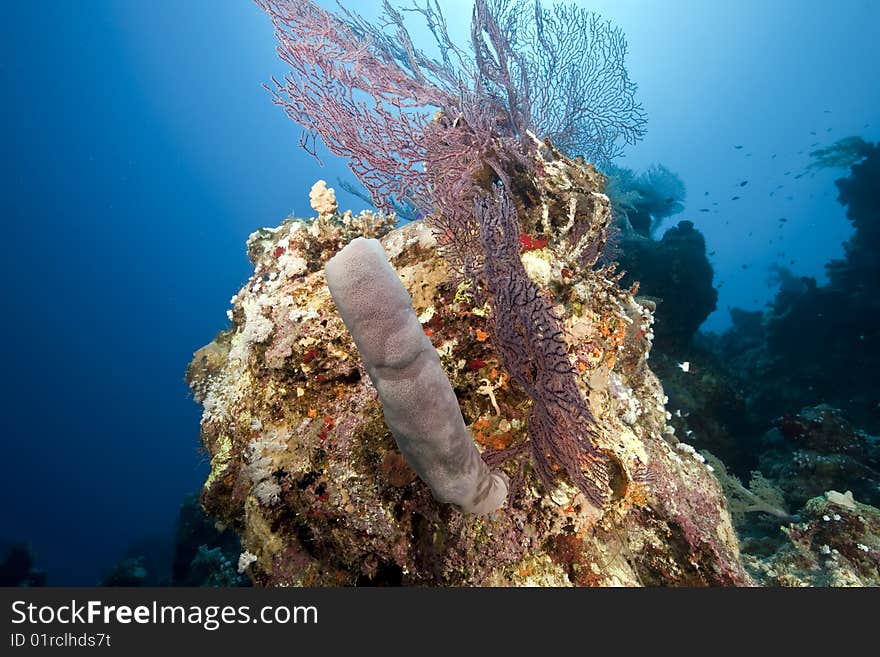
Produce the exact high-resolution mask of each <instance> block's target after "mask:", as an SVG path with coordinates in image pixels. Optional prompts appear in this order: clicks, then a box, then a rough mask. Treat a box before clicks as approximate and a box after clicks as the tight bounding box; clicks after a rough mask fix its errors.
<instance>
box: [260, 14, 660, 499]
mask: <svg viewBox="0 0 880 657" xmlns="http://www.w3.org/2000/svg"><path fill="white" fill-rule="evenodd" d="M256 1H257V4H258V5H259V6H260V7H262V8H263V9H264V10H265V11H266V12H267V13H268V14H269V16H270V17H271V19H272V22H273V24H274V26H275V33H276V36H277V38H278V40H279V47H278V53H279V55H280V57H281V59H282V60H283V61H284V62H286V63H287V64H288V65H289V66H290V72H289V73H288V74H287V75H285V76H284V77H283V78H282V79H280V80H279V79H276V78H273V79H272V82H273V84H272V85H271V86H269V87H268V88H269V89H270V91H272V93H273V94H274V97H275V102H276V103H277V104H279V105H280V106H282V107H283V108H284V110H285V112H286V113H287V114H288V116H289V117H290V118H292V119H293V120H294V121H296V122H297V123H299V124H300V125H301V126H302V127H303V128H304V134H303V138H302V139H301V144H302V145H303V146H304V147H305V148H306V149H307V150H309V151H310V152H312V153H314V152H315V146H316V142H317V139H318V138H320V140H321V141H322V142H323V143H324V144H325V146H326V147H327V148H328V149H329V150H330V152H332V153H334V154H336V155H339V156H342V157H344V158H346V159H347V160H348V162H349V166H350V167H351V169H352V171H353V172H354V174H355V176H356V177H357V178H358V180H359V181H360V182H361V184H363V185H364V187H365V188H366V189H367V190H368V191H369V193H370V195H371V197H372V199H373V201H374V203H375V204H376V205H377V206H378V207H380V208H385V209H389V208H391V207H392V206H393V204H394V203H401V204H407V205H412V206H415V207H416V208H418V209H419V210H420V212H422V213H423V214H424V215H425V216H427V217H428V220H429V221H430V223H431V225H432V227H433V229H434V232H435V234H436V235H437V239H438V242H439V243H440V245H441V247H442V249H443V254H444V256H445V257H446V258H447V260H448V261H449V264H450V266H451V267H452V268H453V269H454V270H455V271H457V272H458V274H459V275H461V276H463V277H465V278H467V279H469V280H470V281H471V282H472V284H473V288H474V293H475V296H482V297H484V298H487V299H488V300H489V301H490V305H491V306H492V307H493V308H494V309H495V310H494V312H495V313H498V312H499V309H501V312H503V314H504V315H505V316H508V315H509V316H510V317H514V318H516V321H515V322H510V323H502V322H498V323H495V324H494V336H493V338H494V341H495V343H496V345H497V347H498V350H499V354H500V356H501V358H502V362H503V364H504V366H505V368H507V369H508V370H509V371H510V372H511V376H512V378H513V380H514V382H516V383H518V384H519V385H520V386H521V387H523V388H524V389H525V390H526V392H527V393H528V394H529V396H530V397H531V398H532V400H533V402H534V407H533V412H532V416H531V420H530V438H531V443H532V444H531V447H532V452H533V460H534V461H535V464H536V469H537V471H538V473H539V474H540V475H541V477H542V479H544V481H545V483H546V484H548V486H549V485H550V484H551V482H552V480H553V476H554V475H553V473H554V472H556V471H557V470H559V469H562V470H564V471H566V472H567V473H568V475H569V476H570V478H571V479H572V481H573V482H574V483H576V484H577V485H578V486H579V487H580V488H581V489H582V490H584V492H585V493H586V494H587V496H588V497H589V498H590V499H591V500H592V501H593V502H594V503H596V504H597V505H601V503H602V502H603V501H604V500H605V499H607V497H608V494H609V486H608V475H607V474H606V472H605V467H604V466H605V462H604V455H603V454H602V453H601V451H600V450H599V449H598V448H596V446H595V444H594V441H593V437H594V435H595V430H594V426H593V425H594V420H593V418H592V416H591V415H590V413H589V409H588V407H587V405H586V403H585V402H584V401H583V400H582V399H581V398H580V393H579V392H578V389H577V387H576V384H575V380H574V373H573V372H572V371H571V368H570V366H569V364H568V360H567V357H565V346H564V343H563V342H561V341H560V340H561V338H560V336H559V333H558V325H559V321H558V319H557V318H556V317H555V315H554V314H553V311H552V307H551V306H550V301H549V300H548V299H547V298H546V297H544V296H543V295H541V294H538V293H537V289H536V288H535V285H534V283H532V282H531V281H530V280H529V279H528V276H527V274H526V273H525V270H524V269H523V267H522V264H521V263H520V262H519V259H518V258H519V247H520V244H519V236H520V232H521V231H520V226H519V223H518V220H517V217H516V210H515V208H516V203H514V201H513V200H512V199H513V196H514V195H515V194H521V193H522V191H521V190H522V189H523V187H524V186H525V187H528V186H529V185H534V183H533V181H534V180H535V179H536V171H535V167H536V164H535V163H536V158H535V157H534V156H535V149H537V148H539V147H541V144H542V142H541V141H540V140H541V139H546V140H548V142H550V143H553V144H554V146H555V147H557V148H559V147H561V149H562V150H563V151H565V152H567V153H568V154H570V155H583V156H584V157H585V158H586V159H588V160H591V161H593V162H595V163H597V164H599V165H602V164H606V163H607V162H609V161H610V160H611V159H612V158H613V157H615V156H617V155H619V153H620V149H621V148H622V144H627V143H633V142H634V141H636V140H637V139H639V138H640V137H641V136H642V135H643V134H644V125H645V115H644V112H643V111H642V108H641V106H640V105H638V104H637V103H636V102H635V101H634V93H635V85H634V84H632V83H631V82H630V81H629V78H628V76H627V73H626V69H625V68H624V66H623V59H624V55H625V53H626V42H625V40H624V39H623V35H622V34H621V33H620V31H619V30H617V29H616V28H614V27H612V26H611V25H610V23H608V22H604V21H602V20H600V19H599V17H598V16H596V15H595V14H592V13H590V12H588V11H586V10H584V9H581V8H578V7H574V6H554V7H553V8H551V9H550V10H544V9H543V8H542V7H541V5H540V2H537V1H536V0H475V3H474V10H473V16H472V23H471V35H470V36H471V43H470V49H469V50H465V49H463V48H460V47H459V46H457V45H456V44H455V43H454V42H453V40H452V39H451V37H450V35H449V32H448V29H447V24H446V21H445V18H444V16H443V13H442V11H441V9H440V5H439V3H438V2H437V0H424V2H421V3H420V2H419V1H418V0H413V2H412V4H411V5H409V6H407V7H405V8H402V9H395V8H394V7H393V6H392V5H391V4H390V3H389V2H388V0H383V4H382V6H383V9H384V14H383V15H382V17H381V18H380V19H379V21H378V22H376V23H371V22H369V21H367V20H365V19H363V18H362V17H360V16H358V15H357V14H354V13H353V12H350V11H348V10H346V9H345V8H342V7H341V8H340V12H339V13H332V12H329V11H327V10H325V9H323V8H321V7H319V6H318V5H316V4H315V3H314V2H311V1H310V0H256ZM405 12H409V13H414V14H417V15H419V16H420V17H421V18H422V19H423V20H424V22H425V24H426V26H427V29H428V30H429V31H430V33H431V35H432V36H433V38H434V40H435V42H436V45H437V46H438V52H439V55H438V56H437V57H431V56H429V55H427V54H425V52H424V51H422V50H421V49H419V48H417V47H416V46H415V44H414V42H413V40H412V37H411V36H410V34H409V32H408V31H407V27H406V25H405V21H404V13H405ZM514 190H517V191H514ZM599 248H601V243H600V242H597V244H596V249H599ZM517 263H518V264H517ZM535 361H537V363H535Z"/></svg>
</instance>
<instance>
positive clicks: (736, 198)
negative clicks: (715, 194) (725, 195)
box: [730, 196, 739, 201]
mask: <svg viewBox="0 0 880 657" xmlns="http://www.w3.org/2000/svg"><path fill="white" fill-rule="evenodd" d="M730 200H731V201H738V200H739V196H734V197H732V198H731V199H730Z"/></svg>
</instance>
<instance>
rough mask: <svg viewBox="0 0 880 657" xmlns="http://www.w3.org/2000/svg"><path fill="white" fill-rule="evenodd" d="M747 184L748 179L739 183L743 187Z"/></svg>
mask: <svg viewBox="0 0 880 657" xmlns="http://www.w3.org/2000/svg"><path fill="white" fill-rule="evenodd" d="M748 184H749V181H748V180H743V181H742V182H741V183H740V184H739V186H740V187H745V186H746V185H748Z"/></svg>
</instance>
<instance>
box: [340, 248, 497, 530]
mask: <svg viewBox="0 0 880 657" xmlns="http://www.w3.org/2000/svg"><path fill="white" fill-rule="evenodd" d="M325 271H326V273H327V286H328V287H329V288H330V294H331V295H332V296H333V301H334V302H335V303H336V307H337V309H338V310H339V314H340V315H341V316H342V320H343V321H344V322H345V325H346V326H347V327H348V330H349V331H350V332H351V335H352V337H353V338H354V342H355V344H356V345H357V348H358V350H359V351H360V354H361V358H363V361H364V365H365V366H366V368H367V372H368V373H369V375H370V379H372V381H373V385H375V386H376V390H378V392H379V398H380V399H381V401H382V410H383V412H384V414H385V422H386V423H387V424H388V428H389V429H390V430H391V434H392V435H393V436H394V439H395V440H396V441H397V446H398V447H399V448H400V451H401V452H402V453H403V455H404V456H405V457H406V460H407V461H408V462H409V464H410V465H411V466H412V467H413V469H414V470H415V471H416V472H417V473H418V475H419V477H421V479H422V481H424V482H425V483H426V484H427V485H428V487H429V488H430V489H431V491H432V492H433V494H434V497H435V498H436V499H437V500H439V501H441V502H451V503H453V504H456V505H458V506H459V507H461V509H462V510H463V511H465V512H467V513H475V514H481V515H485V514H490V513H492V512H493V511H495V510H496V509H498V508H500V507H501V506H503V504H504V501H505V499H506V498H507V477H506V476H505V475H504V474H502V473H498V472H491V471H490V470H489V468H488V467H487V466H486V464H485V462H484V461H483V459H482V457H481V456H480V453H479V452H478V451H477V448H476V446H475V445H474V441H473V439H472V438H471V436H470V433H469V432H468V430H467V426H465V423H464V418H462V415H461V409H459V406H458V400H457V399H456V397H455V392H454V391H453V390H452V385H451V384H450V383H449V379H448V378H447V377H446V373H445V372H444V371H443V367H442V365H441V364H440V358H439V357H438V355H437V351H436V350H435V349H434V346H433V345H432V344H431V342H430V340H428V338H427V336H426V335H425V333H424V330H423V329H422V326H421V324H420V323H419V320H418V318H417V317H416V313H415V310H414V309H413V307H412V300H411V299H410V296H409V294H408V293H407V291H406V289H404V287H403V284H402V283H401V282H400V279H399V278H398V276H397V273H396V272H395V271H394V269H393V268H392V267H391V265H390V264H389V263H388V259H387V257H386V255H385V251H384V249H383V248H382V245H381V244H380V243H379V241H378V240H374V239H364V238H363V237H358V238H357V239H355V240H353V241H352V242H351V243H349V244H348V245H347V246H346V247H345V248H344V249H342V251H340V252H339V253H337V254H336V255H335V256H334V257H333V258H331V259H330V261H329V262H327V265H326V267H325Z"/></svg>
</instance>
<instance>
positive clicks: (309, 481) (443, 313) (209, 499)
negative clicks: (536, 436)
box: [187, 158, 751, 586]
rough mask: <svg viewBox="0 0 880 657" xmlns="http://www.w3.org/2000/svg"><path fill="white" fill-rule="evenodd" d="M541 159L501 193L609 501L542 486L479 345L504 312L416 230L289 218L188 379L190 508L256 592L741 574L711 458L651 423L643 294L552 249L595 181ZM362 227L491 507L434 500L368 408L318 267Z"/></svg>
mask: <svg viewBox="0 0 880 657" xmlns="http://www.w3.org/2000/svg"><path fill="white" fill-rule="evenodd" d="M539 169H540V172H541V176H540V179H539V181H538V183H537V188H538V190H539V194H538V195H537V197H536V198H528V199H524V198H523V197H518V198H519V201H520V202H521V203H522V205H521V206H520V207H519V208H518V211H519V216H520V218H521V220H522V226H523V233H522V235H521V244H522V250H521V254H520V258H521V259H522V263H523V266H524V267H525V271H526V272H527V273H528V276H529V278H530V279H531V281H533V282H534V284H535V285H536V287H537V289H538V290H539V293H540V294H541V295H542V298H545V299H547V300H549V301H550V302H551V303H552V308H553V311H554V312H555V314H556V317H557V318H558V320H559V322H560V326H561V327H562V331H561V336H559V340H560V342H559V344H560V345H562V347H561V348H562V349H563V351H562V352H560V354H562V355H564V361H565V362H567V363H568V365H570V371H571V373H572V375H573V376H574V380H575V382H576V388H577V392H578V394H579V395H581V396H582V397H581V398H582V400H583V403H584V404H586V405H588V407H589V411H590V415H591V416H592V419H593V426H592V427H591V432H592V439H593V442H594V444H595V449H596V450H598V451H600V452H601V454H602V455H603V457H604V458H605V459H606V460H607V462H608V464H609V467H608V470H607V472H608V479H609V480H608V490H609V493H608V496H609V499H608V500H607V502H605V503H604V504H603V505H601V506H599V507H597V506H596V505H595V504H594V503H592V502H591V500H589V499H588V498H587V497H586V496H585V494H584V491H583V490H581V489H580V488H578V487H577V486H575V485H573V484H572V482H571V480H570V479H569V478H568V477H567V476H565V472H559V473H558V476H557V477H556V479H555V481H554V482H553V485H550V486H548V485H547V482H546V481H545V479H544V478H542V477H540V476H538V473H537V472H536V470H535V466H534V461H533V459H532V458H530V454H529V450H528V449H526V445H527V443H528V441H529V433H528V422H529V417H530V410H531V407H532V404H533V403H534V401H533V400H532V399H531V398H530V397H529V396H528V395H527V394H525V392H524V390H523V389H521V388H520V387H518V386H517V385H515V384H514V382H513V381H512V380H511V377H510V374H509V373H508V372H506V371H505V369H504V367H503V365H502V359H501V358H500V357H499V351H498V347H497V345H496V344H494V342H493V337H492V336H493V335H495V333H494V332H493V331H492V326H490V322H492V321H495V322H504V321H505V318H504V317H493V314H492V313H493V308H492V307H491V304H488V303H485V302H483V303H482V304H480V303H478V302H477V301H475V295H474V293H473V290H472V289H471V288H470V282H469V281H467V280H466V279H462V278H461V277H460V276H457V275H456V273H455V272H454V271H453V270H452V269H451V268H450V267H449V265H448V263H447V261H446V260H445V259H444V257H443V251H442V248H441V247H440V246H438V244H437V241H436V239H435V235H434V234H433V233H432V231H431V229H430V228H429V226H428V225H427V224H426V223H425V222H423V221H417V222H413V223H410V224H407V225H404V226H402V227H399V228H394V229H392V226H393V224H394V217H393V216H392V217H386V216H383V215H380V214H373V213H370V212H365V213H361V214H360V215H357V216H355V215H352V214H351V213H350V212H347V213H345V214H339V213H338V211H334V212H332V213H329V212H327V213H321V214H320V215H319V216H318V218H317V219H312V220H299V219H288V220H286V221H284V222H283V223H282V224H281V225H280V226H278V227H277V228H269V229H262V230H259V231H257V232H256V233H254V234H253V235H251V237H250V239H249V240H248V254H249V257H250V259H251V261H252V262H253V264H254V274H253V276H252V277H251V278H250V280H248V282H247V283H246V284H245V285H244V286H243V287H242V289H241V290H240V291H239V292H237V293H236V294H235V296H234V297H233V298H232V309H231V310H230V311H229V317H230V320H231V326H230V327H229V328H228V329H226V330H224V331H221V332H220V333H219V334H218V335H217V337H216V338H215V339H214V340H213V341H212V342H211V343H209V344H208V345H206V346H205V347H203V348H202V349H200V350H199V351H197V352H196V354H195V356H194V358H193V360H192V362H191V364H190V366H189V368H188V371H187V380H188V382H189V384H190V386H191V388H192V390H193V392H194V395H195V398H196V400H197V401H198V402H199V403H201V404H202V406H203V407H204V412H203V417H202V422H201V438H202V444H203V446H204V448H205V449H206V450H207V452H208V454H209V456H210V460H211V472H210V475H209V477H208V479H207V481H206V482H205V484H204V486H203V489H202V493H201V502H202V505H203V506H204V508H205V509H206V511H207V512H208V513H209V514H210V515H212V516H214V517H215V518H216V519H217V520H218V521H219V522H220V523H222V525H223V526H224V527H227V528H230V529H232V530H234V531H235V532H237V533H238V535H239V536H240V538H241V541H242V547H243V549H244V553H243V554H242V558H241V559H240V560H239V567H240V569H241V570H242V571H243V572H245V573H246V574H248V575H249V576H250V577H251V578H252V580H253V582H254V583H255V584H257V585H263V586H277V585H295V586H303V585H311V586H330V585H371V584H372V585H378V584H404V585H468V586H470V585H554V586H563V585H627V586H629V585H633V586H636V585H743V584H749V583H750V582H751V580H750V578H749V576H748V574H747V573H746V571H745V570H744V568H743V566H742V563H741V561H740V556H739V550H738V544H737V539H736V537H735V535H734V532H733V527H732V524H731V520H730V516H729V514H728V510H727V507H726V502H725V498H724V496H723V494H722V490H721V487H720V485H719V483H718V481H717V480H716V478H715V476H714V475H713V472H712V468H711V466H709V465H708V464H707V463H706V462H705V459H704V458H703V457H702V456H701V455H700V454H699V453H697V452H696V451H695V450H694V449H693V447H690V446H689V445H687V444H685V443H680V442H679V441H678V440H677V439H676V437H675V432H674V429H673V428H672V427H671V425H670V424H669V420H670V418H671V414H670V413H668V411H667V409H666V405H665V404H666V401H667V400H666V398H665V395H664V392H663V389H662V387H661V385H660V383H659V381H658V379H657V378H656V377H655V376H654V374H653V373H652V371H651V369H650V368H649V367H648V364H647V359H648V356H649V352H650V348H651V340H652V337H653V333H652V320H653V318H652V314H651V312H650V310H649V308H648V306H647V305H643V304H642V303H640V300H639V298H638V297H636V296H634V295H635V294H636V289H635V287H633V288H631V289H624V288H622V287H621V286H620V284H619V276H618V275H617V274H616V273H615V270H614V267H613V266H606V267H601V268H595V267H592V266H587V267H581V266H579V264H578V263H579V262H581V260H578V259H574V260H570V259H566V258H565V257H564V254H566V253H569V252H571V249H569V248H567V246H570V245H571V244H573V243H574V242H575V241H577V243H578V244H580V245H581V246H580V247H578V248H582V247H583V245H584V244H586V245H587V246H591V245H590V239H591V233H590V229H591V227H595V226H602V225H607V223H608V222H609V221H610V206H609V202H608V198H607V197H606V196H605V195H604V194H601V193H600V192H599V190H600V189H602V188H603V181H602V179H601V175H600V174H598V173H597V172H596V170H595V169H594V168H593V167H591V166H589V165H585V164H583V163H579V162H575V161H571V160H567V159H565V158H558V159H555V160H553V161H542V163H541V166H540V167H539ZM321 196H322V208H331V207H332V205H333V204H332V203H329V202H328V200H327V198H326V197H325V194H324V192H323V188H322V194H321ZM536 227H538V228H539V230H538V231H537V236H534V235H535V232H534V231H535V228H536ZM527 229H530V230H527ZM359 235H365V236H367V237H377V238H380V239H381V243H382V246H383V248H384V250H385V251H386V253H387V254H388V258H389V261H390V264H391V266H392V267H393V268H394V270H395V271H396V273H397V276H398V277H399V278H400V280H401V282H402V284H403V286H404V287H405V288H406V290H407V292H408V293H409V295H410V296H411V298H412V304H413V307H414V308H415V311H416V313H417V315H418V320H419V322H420V324H421V326H422V330H423V332H424V334H425V336H426V337H427V338H428V339H429V340H430V342H431V344H432V346H433V348H434V349H436V351H437V353H438V355H439V357H440V361H441V364H442V366H443V368H444V371H445V373H446V376H447V377H448V378H449V381H450V383H451V385H452V388H453V390H454V392H455V395H456V397H457V400H458V404H459V407H460V409H461V413H462V416H463V418H464V421H465V424H466V425H467V427H468V430H469V432H470V434H471V436H472V438H473V440H474V443H475V444H476V446H477V447H478V449H479V450H480V451H481V453H482V455H483V458H485V459H486V461H487V463H489V464H490V465H491V467H493V468H499V469H501V470H502V471H504V472H505V474H506V475H507V476H508V478H509V480H510V493H509V496H508V501H507V504H506V506H505V507H504V508H503V509H502V510H501V511H500V512H498V513H496V514H493V515H492V516H490V517H481V516H476V515H468V514H463V513H461V512H460V511H459V510H458V509H457V508H455V507H454V506H452V505H448V504H443V503H440V502H438V501H436V500H435V499H434V498H433V496H432V495H431V492H430V490H429V489H428V487H427V486H426V485H425V484H424V483H423V482H422V481H421V480H420V479H418V477H417V475H416V473H415V472H414V471H413V469H412V468H411V467H410V466H409V464H408V463H407V461H406V459H405V458H404V457H403V455H402V454H401V453H400V452H399V451H398V449H397V445H396V444H395V442H394V440H393V438H392V436H391V434H390V432H389V430H388V427H387V426H386V424H385V422H384V421H383V415H382V407H381V403H380V399H379V396H378V394H377V392H376V389H375V388H374V386H373V385H372V383H371V382H370V379H369V377H368V376H367V372H366V370H365V367H364V364H363V362H362V360H361V356H360V354H359V353H358V350H357V348H356V346H355V344H354V342H353V340H352V338H351V336H350V334H349V332H348V331H347V330H346V327H345V325H344V324H343V322H342V320H341V318H340V316H339V315H338V313H337V311H336V308H335V306H334V303H333V300H332V298H331V296H330V292H329V290H328V288H327V284H326V279H325V273H324V264H325V263H326V262H327V261H328V260H329V259H330V258H331V257H332V256H333V255H334V254H335V253H337V252H338V251H339V250H340V249H341V248H342V247H343V246H344V245H345V244H346V243H348V242H349V241H351V240H352V239H353V238H354V237H357V236H359ZM575 237H577V240H575V239H574V238H575ZM591 248H600V247H599V246H596V245H592V246H591ZM560 354H555V355H557V356H558V355H560ZM560 362H562V361H560ZM566 439H567V440H578V439H579V438H578V436H571V435H567V436H566ZM548 462H549V463H550V464H551V466H550V467H551V468H552V463H553V462H552V459H551V460H550V461H548ZM586 466H587V464H584V467H586Z"/></svg>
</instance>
